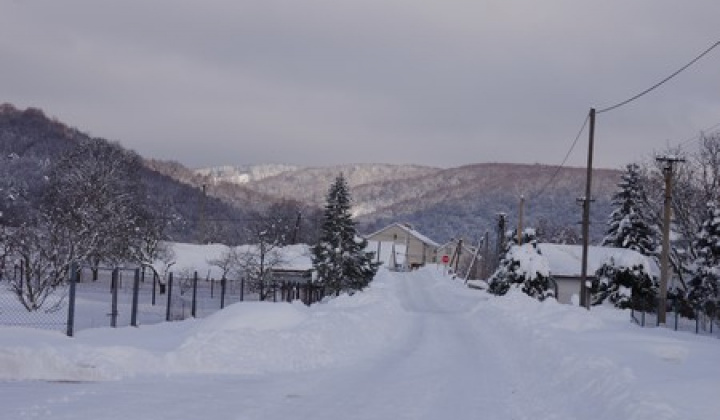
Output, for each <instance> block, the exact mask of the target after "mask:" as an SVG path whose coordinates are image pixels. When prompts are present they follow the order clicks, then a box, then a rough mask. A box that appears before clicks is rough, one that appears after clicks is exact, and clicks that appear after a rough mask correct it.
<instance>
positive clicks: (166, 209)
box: [0, 104, 272, 241]
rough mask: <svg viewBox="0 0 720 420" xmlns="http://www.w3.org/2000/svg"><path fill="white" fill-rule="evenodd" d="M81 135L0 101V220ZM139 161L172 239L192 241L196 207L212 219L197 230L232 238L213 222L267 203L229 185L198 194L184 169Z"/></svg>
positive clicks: (25, 207)
mask: <svg viewBox="0 0 720 420" xmlns="http://www.w3.org/2000/svg"><path fill="white" fill-rule="evenodd" d="M87 138H89V136H88V135H87V134H84V133H82V132H81V131H79V130H77V129H75V128H72V127H68V126H67V125H65V124H63V123H61V122H59V121H57V120H54V119H51V118H48V117H47V116H46V115H45V114H44V113H43V111H41V110H39V109H36V108H28V109H25V110H20V109H17V108H15V107H14V106H12V105H9V104H3V105H0V177H1V178H2V179H0V198H2V200H0V214H1V215H2V219H1V220H2V222H3V224H10V225H12V224H13V222H14V221H15V220H18V219H19V216H21V215H23V214H26V213H27V212H28V211H31V209H32V208H34V207H36V206H37V202H38V200H39V198H40V195H41V194H42V191H43V188H44V184H45V180H44V177H45V175H46V171H47V169H48V167H49V165H50V163H51V162H52V161H53V160H54V159H56V158H57V156H59V155H60V154H61V153H63V152H64V151H65V150H67V149H69V148H71V147H73V146H74V145H75V144H77V143H78V142H79V141H80V140H82V139H87ZM145 163H146V166H145V168H144V169H143V173H142V179H143V181H144V183H145V186H146V189H147V195H148V200H150V201H151V203H152V206H153V207H154V208H157V214H158V217H164V218H168V219H169V220H172V222H173V223H172V225H171V228H170V232H169V233H170V235H171V237H172V238H173V239H174V240H178V241H191V240H196V239H198V237H199V235H200V232H199V231H200V229H201V226H200V223H199V220H198V219H199V217H200V215H199V213H200V208H201V206H202V207H203V211H204V213H205V219H206V220H210V221H213V224H210V223H209V222H207V223H205V226H202V229H203V230H205V231H207V230H208V229H211V228H212V229H214V230H215V231H216V232H217V233H218V235H219V236H218V239H224V240H232V239H233V238H232V237H231V235H233V233H234V232H235V231H236V229H227V228H226V227H222V226H219V224H220V222H221V221H237V220H247V219H248V217H251V216H249V215H250V214H251V212H252V211H253V210H254V209H257V208H264V207H267V206H268V205H269V204H270V203H271V202H272V200H270V199H268V198H267V197H265V196H264V195H262V194H259V193H256V192H254V191H251V190H247V189H245V188H241V187H238V186H235V185H233V186H229V187H227V188H226V189H229V190H231V191H232V192H230V193H228V192H226V193H225V194H226V195H227V196H228V197H231V198H227V199H225V200H222V199H220V198H217V197H214V196H212V195H209V196H207V197H203V193H202V188H201V187H199V185H202V183H203V180H202V179H201V178H200V177H199V176H197V175H195V174H194V173H193V172H192V171H190V170H189V169H187V168H185V167H183V166H182V165H180V164H178V163H173V162H160V161H146V162H145ZM223 191H224V190H223ZM215 222H217V223H215ZM221 234H223V235H221ZM236 236H237V235H236ZM236 240H237V239H236Z"/></svg>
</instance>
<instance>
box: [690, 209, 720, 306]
mask: <svg viewBox="0 0 720 420" xmlns="http://www.w3.org/2000/svg"><path fill="white" fill-rule="evenodd" d="M707 208H708V210H707V216H706V218H705V221H704V222H703V224H702V227H701V228H700V232H698V234H697V236H696V238H695V241H694V247H695V249H696V250H697V255H698V258H697V259H696V261H695V270H694V273H693V276H692V278H691V280H690V282H689V284H688V287H689V290H688V298H689V300H690V302H691V303H692V304H693V305H694V306H700V307H702V308H703V309H704V310H708V309H711V308H713V307H714V308H717V306H718V304H719V303H720V208H718V205H717V204H716V203H714V202H710V203H708V207H707Z"/></svg>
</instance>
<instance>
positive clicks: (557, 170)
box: [531, 115, 590, 200]
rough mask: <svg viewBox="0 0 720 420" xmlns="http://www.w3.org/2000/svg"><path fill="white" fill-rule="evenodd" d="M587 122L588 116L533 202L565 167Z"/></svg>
mask: <svg viewBox="0 0 720 420" xmlns="http://www.w3.org/2000/svg"><path fill="white" fill-rule="evenodd" d="M589 120H590V116H589V115H588V116H586V117H585V121H583V123H582V126H581V127H580V131H578V133H577V135H576V136H575V140H573V142H572V145H570V149H568V151H567V153H565V157H564V158H563V160H562V162H560V164H559V165H558V167H557V168H556V169H555V172H554V173H553V174H552V176H551V177H550V179H549V180H548V181H547V182H546V183H545V185H543V187H542V188H540V191H538V192H537V193H535V194H533V196H532V198H531V200H534V199H535V198H536V197H539V196H541V195H542V194H543V193H544V192H545V190H546V189H547V188H548V187H550V185H551V184H552V183H553V181H555V177H557V176H558V174H559V173H560V170H561V169H562V168H563V167H564V166H565V163H566V162H567V160H568V158H569V157H570V154H571V153H572V151H573V150H574V149H575V146H576V145H577V143H578V140H580V136H582V133H583V132H584V131H585V127H587V123H588V121H589Z"/></svg>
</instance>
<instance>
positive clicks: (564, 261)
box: [538, 243, 660, 303]
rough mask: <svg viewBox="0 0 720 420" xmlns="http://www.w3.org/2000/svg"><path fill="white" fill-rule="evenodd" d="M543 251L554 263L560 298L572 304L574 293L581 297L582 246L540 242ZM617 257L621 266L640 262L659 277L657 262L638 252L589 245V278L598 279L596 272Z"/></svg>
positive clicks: (561, 301) (559, 300)
mask: <svg viewBox="0 0 720 420" xmlns="http://www.w3.org/2000/svg"><path fill="white" fill-rule="evenodd" d="M538 248H539V249H540V253H541V254H542V256H543V257H545V258H546V259H547V261H548V264H549V266H550V274H551V275H552V277H553V279H555V282H556V283H557V290H556V294H555V296H556V298H557V301H558V302H560V303H572V296H573V295H578V296H580V278H581V270H582V246H580V245H559V244H549V243H540V244H538ZM610 258H613V259H614V260H615V262H616V264H618V265H623V266H632V265H635V264H638V263H641V264H643V266H644V267H645V268H646V269H648V270H649V272H650V274H651V276H652V277H658V276H659V272H660V271H659V268H658V266H657V263H655V261H654V260H653V259H652V258H650V257H647V256H644V255H642V254H640V253H639V252H637V251H633V250H631V249H625V248H611V247H602V246H591V247H588V263H587V279H588V280H594V279H595V272H596V271H597V270H598V269H599V268H600V267H601V266H602V265H603V264H604V263H605V262H607V261H609V260H610Z"/></svg>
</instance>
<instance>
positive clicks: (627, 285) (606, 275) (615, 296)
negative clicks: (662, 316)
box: [591, 257, 657, 310]
mask: <svg viewBox="0 0 720 420" xmlns="http://www.w3.org/2000/svg"><path fill="white" fill-rule="evenodd" d="M595 278H596V280H594V281H593V285H592V289H591V293H592V300H591V302H592V304H593V305H600V304H602V303H603V302H605V301H610V302H611V303H612V304H613V305H614V306H615V307H618V308H622V309H625V308H630V307H632V306H634V307H635V309H641V310H650V309H652V308H653V307H654V302H655V297H656V295H657V288H656V285H655V284H654V283H653V280H652V278H651V277H650V274H649V273H648V271H647V267H644V265H643V264H633V265H632V266H628V265H623V264H620V263H619V262H618V261H616V259H615V258H613V257H610V259H609V260H608V261H606V262H605V263H603V265H601V266H600V268H599V269H598V270H597V272H596V273H595ZM633 304H634V305H633Z"/></svg>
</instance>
